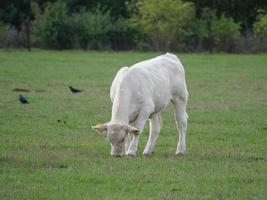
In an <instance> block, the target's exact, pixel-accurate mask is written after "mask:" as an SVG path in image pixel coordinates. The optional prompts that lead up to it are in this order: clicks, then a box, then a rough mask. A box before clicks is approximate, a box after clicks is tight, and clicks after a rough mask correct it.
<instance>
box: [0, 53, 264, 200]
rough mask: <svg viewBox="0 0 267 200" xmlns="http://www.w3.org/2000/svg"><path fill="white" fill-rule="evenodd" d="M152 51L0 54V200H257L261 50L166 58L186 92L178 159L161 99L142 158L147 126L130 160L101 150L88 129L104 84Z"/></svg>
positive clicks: (100, 107)
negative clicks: (155, 135) (156, 128)
mask: <svg viewBox="0 0 267 200" xmlns="http://www.w3.org/2000/svg"><path fill="white" fill-rule="evenodd" d="M157 55H159V53H138V52H122V53H115V52H113V53H112V52H90V51H89V52H83V51H45V50H34V51H33V52H31V53H29V52H25V51H13V52H8V51H4V50H1V51H0V199H1V200H4V199H27V200H30V199H197V200H198V199H255V200H256V199H257V200H259V199H267V189H266V188H267V56H266V54H265V55H264V54H259V55H227V54H214V55H210V54H176V55H177V56H178V57H179V58H180V59H181V61H182V63H183V64H184V66H185V70H186V77H187V85H188V90H189V103H188V114H189V123H188V125H189V127H188V134H187V151H186V155H185V156H184V157H177V156H175V150H176V145H177V140H178V135H177V130H176V127H175V123H174V117H173V113H172V107H171V105H170V106H169V107H167V108H166V109H165V111H164V113H163V116H162V119H163V128H162V131H161V134H160V137H159V139H158V141H157V144H156V147H155V151H154V153H153V155H152V156H151V157H144V156H143V155H142V152H143V149H144V147H145V144H146V141H147V138H148V125H146V128H145V131H144V133H143V135H142V137H141V141H140V144H139V148H138V153H137V156H136V157H135V158H126V157H123V158H113V157H111V156H110V145H109V143H108V142H107V140H106V138H105V137H103V136H101V135H99V134H97V133H96V132H95V131H93V130H92V129H91V128H90V127H91V126H92V125H95V124H96V123H104V122H107V121H109V120H110V115H111V103H110V99H109V87H110V84H111V81H112V79H113V78H114V76H115V74H116V72H117V71H118V70H119V68H121V67H123V66H125V65H128V66H130V65H132V64H134V63H136V62H138V61H142V60H145V59H149V58H152V57H154V56H157ZM70 85H71V86H74V87H77V88H79V89H84V90H85V91H83V92H82V93H78V94H72V93H71V92H70V91H69V89H68V86H70ZM15 88H19V89H28V90H30V92H15V91H13V89H15ZM19 94H22V95H23V96H25V97H26V98H27V99H28V101H29V102H30V104H28V105H22V104H20V103H19V101H18V95H19Z"/></svg>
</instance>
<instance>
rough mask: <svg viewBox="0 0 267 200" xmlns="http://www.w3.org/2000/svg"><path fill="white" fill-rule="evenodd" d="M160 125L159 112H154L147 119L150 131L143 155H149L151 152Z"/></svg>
mask: <svg viewBox="0 0 267 200" xmlns="http://www.w3.org/2000/svg"><path fill="white" fill-rule="evenodd" d="M161 125H162V123H161V117H160V113H157V114H154V115H153V116H152V117H151V119H149V126H150V133H149V138H148V141H147V144H146V148H145V150H144V152H143V154H144V155H150V154H152V153H153V150H154V147H155V144H156V141H157V139H158V136H159V133H160V128H161Z"/></svg>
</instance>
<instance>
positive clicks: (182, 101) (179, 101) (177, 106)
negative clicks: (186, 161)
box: [173, 95, 188, 155]
mask: <svg viewBox="0 0 267 200" xmlns="http://www.w3.org/2000/svg"><path fill="white" fill-rule="evenodd" d="M186 104H187V95H186V96H185V97H184V98H181V97H177V98H176V99H174V100H173V105H174V114H175V119H176V126H177V129H178V130H179V141H178V146H177V150H176V154H177V155H183V154H184V153H185V149H186V142H185V140H186V129H187V118H188V115H187V113H186Z"/></svg>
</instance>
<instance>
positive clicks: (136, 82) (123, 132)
mask: <svg viewBox="0 0 267 200" xmlns="http://www.w3.org/2000/svg"><path fill="white" fill-rule="evenodd" d="M187 97H188V92H187V88H186V82H185V72H184V68H183V65H182V64H181V62H180V60H179V59H178V58H177V57H176V56H175V55H173V54H170V53H166V54H165V55H161V56H158V57H156V58H153V59H150V60H146V61H143V62H140V63H137V64H135V65H133V66H132V67H130V68H128V67H123V68H121V69H120V70H119V72H118V73H117V75H116V77H115V79H114V80H113V82H112V85H111V89H110V98H111V101H112V102H113V106H112V117H111V121H110V122H108V123H105V124H103V125H96V126H93V127H92V128H93V129H95V130H97V131H99V132H106V134H107V138H108V139H109V141H110V144H111V155H112V156H122V155H124V154H126V155H128V156H135V155H136V151H137V146H138V142H139V137H140V135H141V133H142V132H143V129H144V125H145V123H146V121H147V120H149V122H150V133H149V139H148V142H147V145H146V147H145V150H144V152H143V154H144V155H150V154H152V152H153V150H154V146H155V143H156V140H157V138H158V136H159V132H160V129H161V126H162V123H161V117H160V112H161V111H162V110H163V109H164V108H165V107H166V106H167V105H168V103H169V102H172V103H173V105H174V112H175V118H176V124H177V128H178V130H179V142H178V146H177V151H176V154H179V155H183V154H184V153H185V139H186V129H187V118H188V115H187V113H186V104H187Z"/></svg>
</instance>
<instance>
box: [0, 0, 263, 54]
mask: <svg viewBox="0 0 267 200" xmlns="http://www.w3.org/2000/svg"><path fill="white" fill-rule="evenodd" d="M31 46H34V47H38V48H52V49H97V50H129V49H136V50H157V51H167V50H171V51H185V52H192V51H193V52H194V51H196V52H198V51H210V52H212V51H224V52H257V51H267V1H262V0H253V1H252V0H223V1H222V0H91V1H87V0H1V1H0V47H26V48H28V49H29V50H30V49H31Z"/></svg>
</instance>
